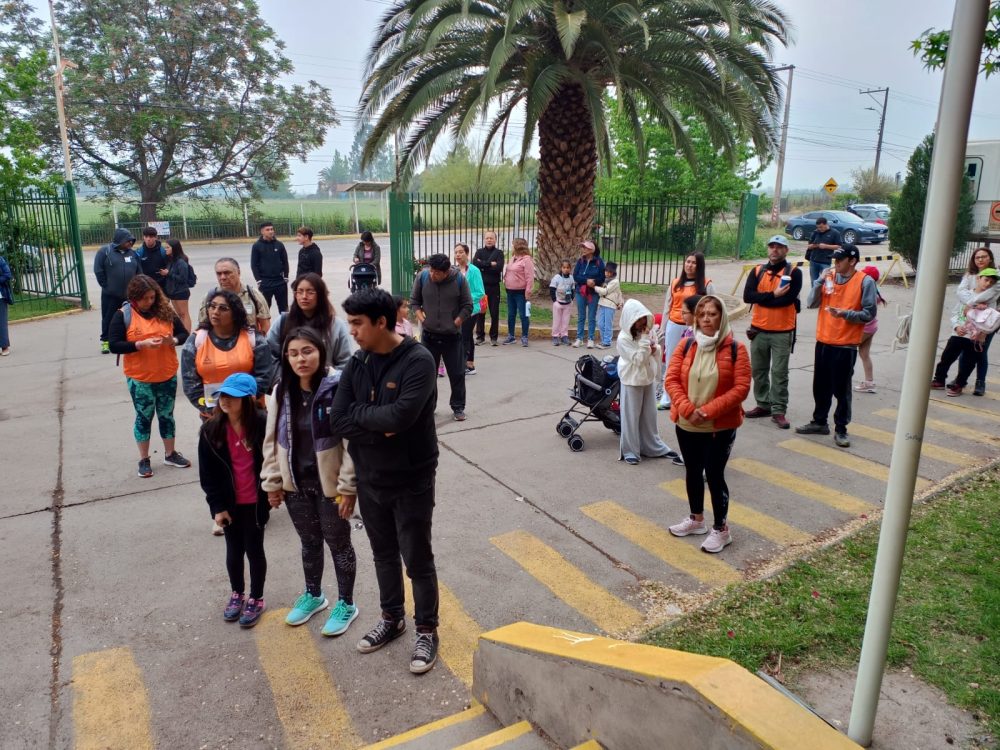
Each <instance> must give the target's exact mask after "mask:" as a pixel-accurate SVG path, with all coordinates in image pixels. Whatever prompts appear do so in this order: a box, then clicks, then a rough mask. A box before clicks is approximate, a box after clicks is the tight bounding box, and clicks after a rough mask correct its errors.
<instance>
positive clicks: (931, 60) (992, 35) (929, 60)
mask: <svg viewBox="0 0 1000 750" xmlns="http://www.w3.org/2000/svg"><path fill="white" fill-rule="evenodd" d="M950 43H951V31H950V30H948V29H944V30H942V29H927V31H925V32H924V33H923V34H921V35H920V36H919V37H918V38H916V39H914V40H913V41H912V42H911V43H910V49H911V50H913V54H914V55H916V56H917V57H919V58H920V59H921V60H922V61H923V63H924V65H925V66H926V67H928V68H930V69H932V70H936V69H938V68H943V67H944V62H945V60H946V59H947V58H948V45H949V44H950ZM998 68H1000V0H993V2H991V3H990V11H989V15H988V16H987V17H986V36H985V39H984V43H983V73H985V74H986V77H987V78H989V77H990V76H991V75H992V74H993V73H996V72H997V69H998Z"/></svg>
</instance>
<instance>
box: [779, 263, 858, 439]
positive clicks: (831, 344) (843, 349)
mask: <svg viewBox="0 0 1000 750" xmlns="http://www.w3.org/2000/svg"><path fill="white" fill-rule="evenodd" d="M859 260H861V253H860V252H858V248H857V247H855V246H854V245H851V244H846V245H843V246H842V247H841V248H839V249H838V250H837V251H836V252H834V253H833V268H828V269H826V270H825V271H823V273H822V274H821V275H820V277H819V278H818V279H817V280H816V281H815V282H814V283H813V285H812V288H811V289H810V290H809V296H808V297H807V298H806V305H807V306H808V307H810V308H814V307H815V308H819V316H818V317H817V319H816V353H815V355H814V359H813V400H814V401H815V408H814V410H813V418H812V421H811V422H810V423H809V424H806V425H803V426H802V427H796V428H795V431H796V432H797V433H799V434H800V435H829V434H830V426H829V424H828V423H827V417H828V416H829V414H830V406H831V404H832V403H833V399H834V397H836V399H837V409H836V411H834V413H833V423H834V431H835V432H834V442H836V444H837V445H838V446H840V447H841V448H848V447H850V445H851V441H850V438H848V436H847V425H848V424H849V423H850V421H851V381H852V378H853V377H854V363H855V361H857V358H858V344H860V343H861V338H862V336H863V335H864V327H865V323H867V322H869V321H870V320H871V319H872V318H874V317H875V305H876V304H877V301H878V288H877V287H876V286H875V282H874V281H873V280H872V278H871V277H870V276H868V275H867V274H863V273H860V272H859V271H858V270H857V265H858V261H859Z"/></svg>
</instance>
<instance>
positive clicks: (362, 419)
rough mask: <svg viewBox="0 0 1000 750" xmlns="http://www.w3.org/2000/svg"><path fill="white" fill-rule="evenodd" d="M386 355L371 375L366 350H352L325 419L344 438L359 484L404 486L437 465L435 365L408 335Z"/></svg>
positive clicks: (409, 485)
mask: <svg viewBox="0 0 1000 750" xmlns="http://www.w3.org/2000/svg"><path fill="white" fill-rule="evenodd" d="M387 356H388V361H387V362H386V363H385V366H384V367H383V368H382V372H381V373H380V375H379V376H378V378H377V379H376V376H375V373H374V370H373V367H372V364H371V355H370V354H369V353H368V352H366V351H363V350H362V351H358V352H355V354H354V356H353V357H351V359H350V361H349V362H348V363H347V366H346V367H345V368H344V372H343V374H342V375H341V376H340V385H338V387H337V395H336V396H334V399H333V408H332V410H331V412H330V424H331V425H332V427H333V431H334V433H336V434H337V435H339V436H340V437H341V438H343V439H346V440H347V441H348V443H347V451H348V453H350V454H351V458H352V459H353V460H354V467H355V471H356V472H357V475H358V484H359V485H370V486H372V487H391V488H406V487H411V486H413V484H414V482H415V481H419V480H420V479H425V478H429V477H431V476H433V475H434V472H435V470H436V469H437V462H438V445H437V430H436V428H435V426H434V407H435V406H436V405H437V376H436V373H435V370H436V369H437V366H436V365H435V363H434V357H432V356H431V353H430V352H429V351H427V349H425V348H424V347H423V346H422V345H421V344H418V343H417V342H416V341H414V340H413V339H412V338H410V337H408V336H407V337H404V338H403V343H401V344H400V345H399V346H397V347H396V348H395V349H393V350H392V352H391V353H390V354H389V355H387ZM386 433H392V437H386Z"/></svg>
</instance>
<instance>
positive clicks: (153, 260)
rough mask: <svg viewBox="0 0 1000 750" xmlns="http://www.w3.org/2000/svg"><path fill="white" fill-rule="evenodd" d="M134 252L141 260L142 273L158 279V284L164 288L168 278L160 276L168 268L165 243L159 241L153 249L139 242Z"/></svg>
mask: <svg viewBox="0 0 1000 750" xmlns="http://www.w3.org/2000/svg"><path fill="white" fill-rule="evenodd" d="M133 252H134V253H135V254H136V256H138V258H139V265H140V266H141V267H142V272H143V273H144V274H146V275H147V276H149V277H151V278H153V279H156V283H157V284H159V285H160V287H161V288H162V287H163V285H164V284H166V281H167V278H166V276H160V271H161V270H163V269H164V268H166V267H167V252H166V250H164V249H163V243H162V242H160V241H159V240H157V241H156V244H155V245H153V247H152V248H148V247H146V243H145V242H143V241H142V240H139V242H138V244H136V246H135V247H134V248H133Z"/></svg>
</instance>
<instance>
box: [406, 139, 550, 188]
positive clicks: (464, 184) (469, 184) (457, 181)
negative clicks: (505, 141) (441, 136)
mask: <svg viewBox="0 0 1000 750" xmlns="http://www.w3.org/2000/svg"><path fill="white" fill-rule="evenodd" d="M531 161H534V160H533V159H532V160H531ZM412 188H413V189H414V190H415V191H420V192H426V193H459V194H470V193H480V194H489V193H522V192H525V191H524V188H525V178H524V175H523V174H522V173H521V170H520V169H519V168H518V167H517V165H516V164H514V163H513V162H512V161H510V160H507V159H505V160H503V161H501V162H499V163H487V164H483V165H481V166H480V164H479V163H478V162H477V160H475V159H473V157H472V154H471V153H470V151H469V149H468V148H467V147H465V146H458V147H457V148H455V149H454V150H453V151H452V152H451V153H450V154H448V156H447V157H445V158H444V159H443V160H442V161H440V162H438V163H437V164H432V165H431V166H429V167H428V168H427V169H425V170H424V171H423V172H421V173H420V174H418V175H416V177H414V181H413V185H412Z"/></svg>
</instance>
